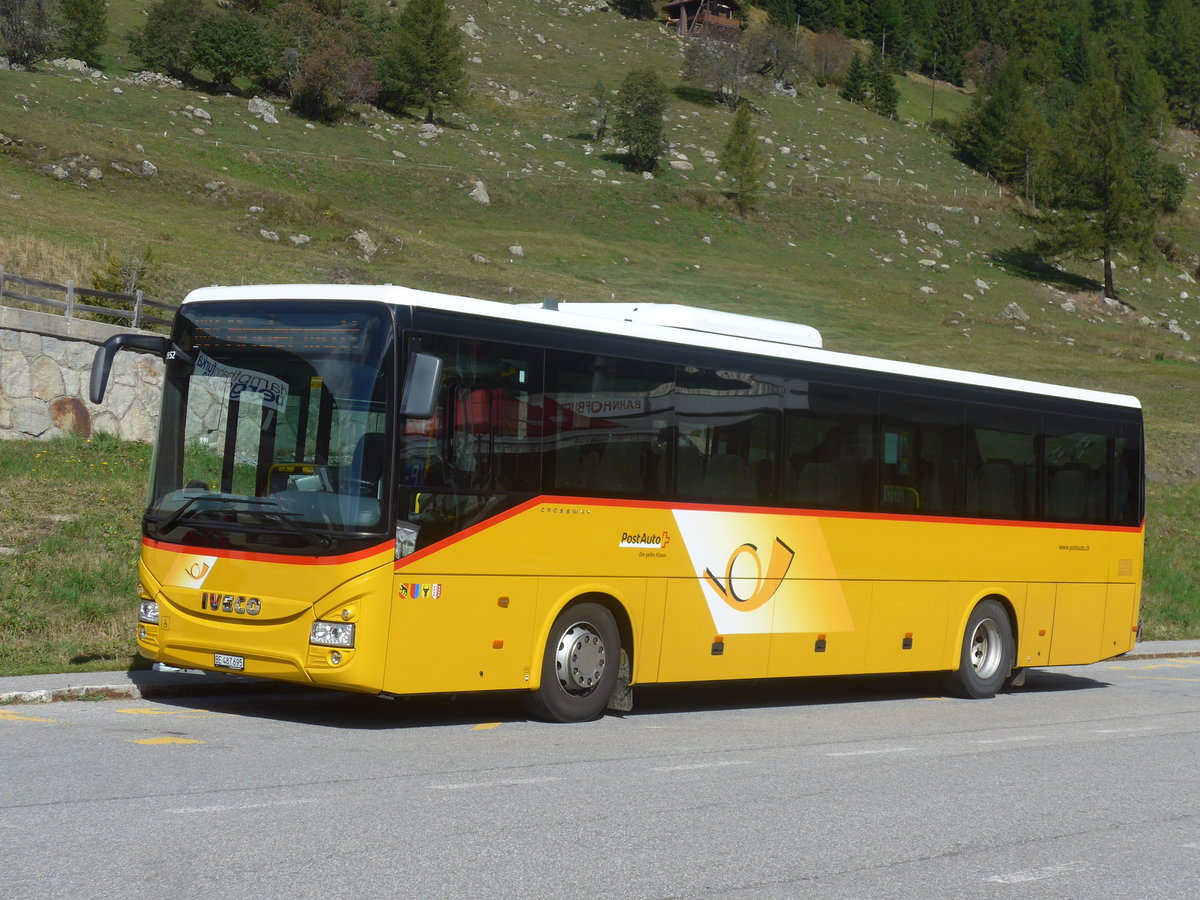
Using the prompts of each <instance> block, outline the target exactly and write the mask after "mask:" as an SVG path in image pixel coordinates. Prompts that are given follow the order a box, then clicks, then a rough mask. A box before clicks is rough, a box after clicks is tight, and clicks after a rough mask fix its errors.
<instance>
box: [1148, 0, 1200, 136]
mask: <svg viewBox="0 0 1200 900" xmlns="http://www.w3.org/2000/svg"><path fill="white" fill-rule="evenodd" d="M1153 37H1154V40H1153V45H1152V50H1151V60H1152V62H1153V63H1154V68H1155V70H1156V71H1157V72H1158V74H1159V75H1160V76H1162V79H1163V82H1164V86H1165V87H1166V90H1167V94H1168V96H1169V97H1170V103H1171V108H1172V110H1173V111H1174V113H1175V115H1176V117H1177V118H1178V119H1179V121H1180V122H1181V123H1182V124H1184V125H1190V126H1192V127H1195V126H1196V125H1197V124H1200V9H1197V7H1196V4H1195V2H1194V0H1164V2H1163V5H1162V8H1161V9H1159V11H1158V18H1157V20H1156V21H1155V24H1154V34H1153Z"/></svg>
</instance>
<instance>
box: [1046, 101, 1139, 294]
mask: <svg viewBox="0 0 1200 900" xmlns="http://www.w3.org/2000/svg"><path fill="white" fill-rule="evenodd" d="M1133 150H1134V137H1133V136H1132V135H1131V132H1130V129H1129V127H1128V124H1127V122H1126V121H1125V120H1124V117H1123V115H1122V112H1121V94H1120V90H1119V89H1118V87H1117V85H1116V82H1114V81H1112V80H1111V79H1103V80H1101V81H1097V82H1095V83H1094V84H1092V85H1091V86H1089V87H1088V88H1086V89H1085V90H1084V92H1083V94H1082V95H1081V97H1080V99H1079V102H1078V103H1077V104H1076V105H1075V108H1074V109H1073V110H1072V112H1071V115H1070V117H1069V118H1068V120H1067V121H1066V123H1065V124H1064V126H1063V128H1062V134H1061V137H1060V141H1059V145H1058V149H1057V157H1058V160H1057V170H1056V172H1055V178H1054V184H1055V187H1056V196H1055V197H1054V198H1053V201H1054V207H1055V208H1054V209H1053V211H1052V212H1050V213H1049V214H1048V215H1047V216H1046V217H1045V218H1044V219H1043V220H1042V223H1041V224H1042V226H1043V227H1042V237H1043V242H1042V246H1041V249H1042V250H1043V251H1048V252H1054V253H1057V254H1061V255H1066V256H1075V257H1082V258H1091V259H1096V260H1099V261H1101V262H1102V263H1103V265H1104V295H1105V296H1106V297H1115V296H1116V288H1115V285H1114V283H1113V270H1112V263H1113V256H1114V255H1115V254H1116V252H1117V251H1118V250H1122V251H1128V252H1129V253H1131V254H1132V255H1134V256H1135V257H1136V258H1138V259H1145V258H1147V256H1148V254H1149V251H1150V247H1151V237H1152V236H1153V231H1154V223H1155V221H1156V218H1157V215H1158V210H1157V209H1156V208H1155V207H1154V206H1153V205H1152V204H1151V203H1149V202H1148V197H1147V195H1146V192H1145V191H1144V190H1143V189H1142V188H1141V187H1140V186H1139V185H1138V183H1137V180H1136V178H1135V171H1134V152H1133Z"/></svg>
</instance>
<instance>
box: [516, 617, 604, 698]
mask: <svg viewBox="0 0 1200 900" xmlns="http://www.w3.org/2000/svg"><path fill="white" fill-rule="evenodd" d="M620 662H621V635H620V632H619V631H618V630H617V623H616V621H615V620H614V619H613V616H612V613H610V612H609V611H608V610H607V609H606V608H604V607H603V606H601V605H600V604H599V603H590V602H587V603H577V604H575V605H574V606H570V607H568V608H567V609H564V610H563V611H562V612H561V613H559V614H558V618H557V619H555V620H554V624H553V625H552V626H551V628H550V635H549V637H548V638H547V640H546V652H545V654H544V655H543V657H542V683H541V687H539V688H538V689H537V690H536V691H533V692H532V693H531V694H529V696H528V697H527V698H526V707H527V708H528V710H529V712H530V713H531V714H532V715H533V716H534V717H535V718H538V719H543V720H545V721H547V722H586V721H588V720H590V719H595V718H598V717H599V716H601V715H603V713H604V710H605V707H607V706H608V698H609V696H610V695H611V694H612V691H613V686H614V685H615V684H616V682H617V669H618V668H619V666H620Z"/></svg>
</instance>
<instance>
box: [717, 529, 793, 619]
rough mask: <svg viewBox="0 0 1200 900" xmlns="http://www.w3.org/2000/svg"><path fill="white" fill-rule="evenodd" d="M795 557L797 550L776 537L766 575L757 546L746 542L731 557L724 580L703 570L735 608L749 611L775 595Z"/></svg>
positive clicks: (725, 599) (720, 593)
mask: <svg viewBox="0 0 1200 900" xmlns="http://www.w3.org/2000/svg"><path fill="white" fill-rule="evenodd" d="M795 556H796V551H795V550H793V549H792V548H791V547H789V546H788V545H787V544H785V543H784V542H783V541H781V540H780V539H779V538H775V543H774V544H773V545H772V546H771V557H770V560H769V561H768V562H767V567H766V571H765V572H764V570H763V562H762V557H761V556H760V555H759V552H758V547H757V546H755V545H754V544H750V543H745V544H742V545H741V546H740V547H738V548H737V549H736V550H734V551H733V553H731V554H730V556H729V562H728V563H726V565H725V577H724V578H723V579H721V578H718V577H717V576H716V575H714V574H713V571H712V569H705V570H704V578H705V580H706V581H708V583H709V585H710V586H711V587H712V589H713V590H715V591H716V592H717V594H718V595H719V596H720V597H721V599H722V600H724V601H725V602H726V603H727V604H729V606H731V607H732V608H733V609H736V610H738V611H739V612H750V611H752V610H755V609H758V608H759V607H760V606H762V605H763V604H764V603H766V602H767V601H768V600H770V599H771V598H772V597H774V596H775V592H776V591H778V590H779V586H780V585H781V584H783V579H784V577H785V576H786V575H787V572H788V569H789V568H791V565H792V560H793V559H794V558H795ZM751 573H752V574H751Z"/></svg>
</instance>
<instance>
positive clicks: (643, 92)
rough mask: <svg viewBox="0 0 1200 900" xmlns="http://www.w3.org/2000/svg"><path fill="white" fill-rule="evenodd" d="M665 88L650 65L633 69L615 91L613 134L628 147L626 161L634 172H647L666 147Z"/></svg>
mask: <svg viewBox="0 0 1200 900" xmlns="http://www.w3.org/2000/svg"><path fill="white" fill-rule="evenodd" d="M666 108H667V88H666V86H665V85H664V84H663V82H662V79H661V78H659V77H658V73H657V72H655V71H654V70H653V69H633V70H632V71H630V73H629V74H628V75H626V76H625V80H624V81H622V82H621V88H620V91H619V93H618V95H617V105H616V109H615V110H614V111H613V112H614V114H613V135H614V136H615V137H616V139H617V140H618V141H620V142H621V143H622V144H624V145H625V146H626V147H627V148H628V152H627V154H626V161H627V164H628V166H629V167H630V168H631V169H633V170H634V171H637V172H650V171H653V170H654V168H655V167H656V166H657V165H658V157H659V156H660V155H661V154H662V152H663V150H664V149H665V147H666V140H665V139H664V137H663V112H664V111H665V110H666Z"/></svg>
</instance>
